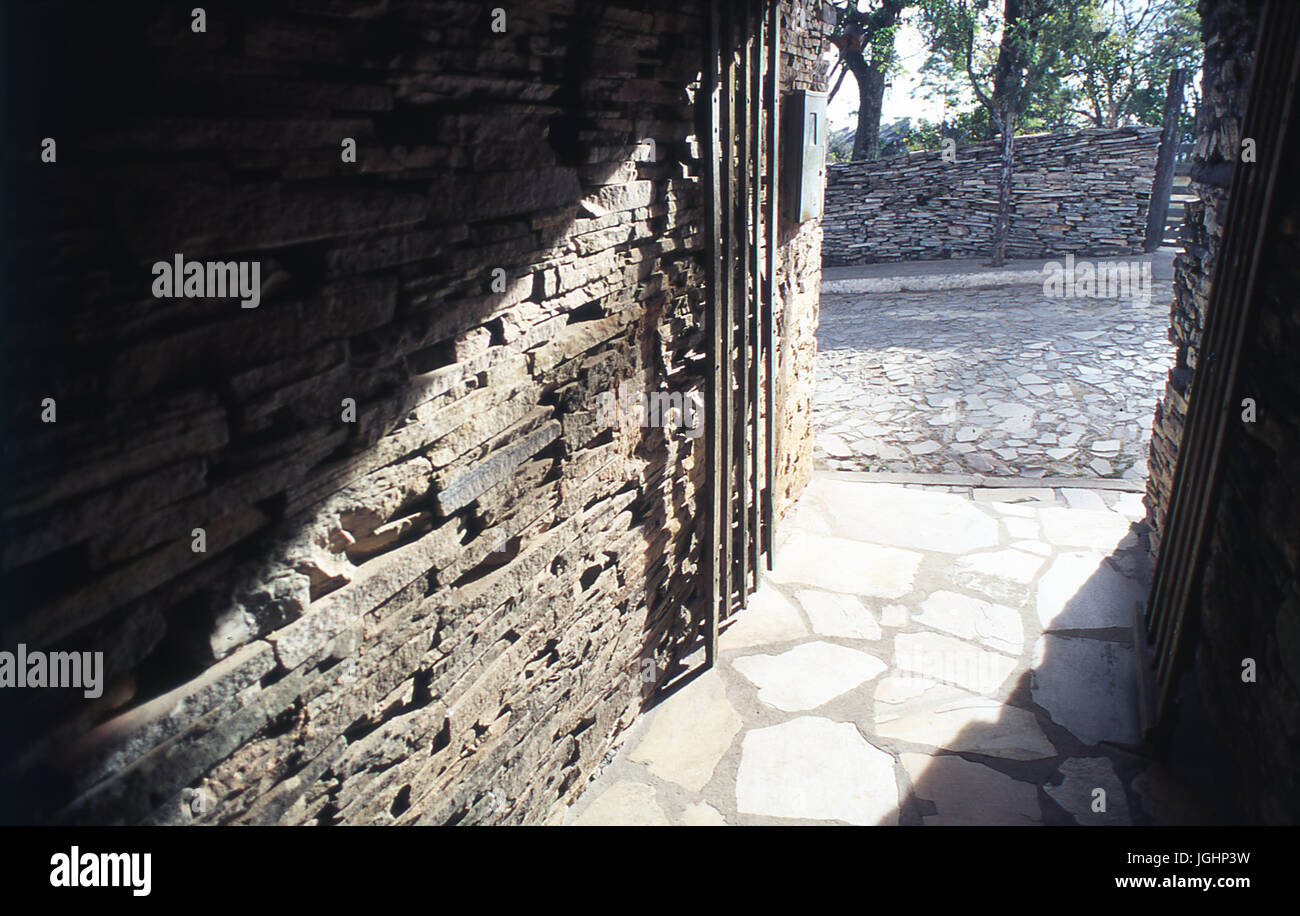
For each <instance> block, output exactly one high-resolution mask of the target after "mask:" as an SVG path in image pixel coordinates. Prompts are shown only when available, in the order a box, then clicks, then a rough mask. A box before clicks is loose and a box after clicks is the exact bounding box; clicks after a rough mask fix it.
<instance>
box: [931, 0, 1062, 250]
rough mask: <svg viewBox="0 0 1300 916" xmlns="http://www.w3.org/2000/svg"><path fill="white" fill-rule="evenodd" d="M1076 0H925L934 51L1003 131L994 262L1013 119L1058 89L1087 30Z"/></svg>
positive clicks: (1007, 201)
mask: <svg viewBox="0 0 1300 916" xmlns="http://www.w3.org/2000/svg"><path fill="white" fill-rule="evenodd" d="M1083 8H1084V7H1081V5H1080V4H1079V3H1078V0H1002V2H1001V6H1000V8H999V6H998V5H997V4H995V3H993V2H991V0H922V10H923V21H924V23H925V27H926V30H927V32H928V37H929V41H930V47H931V49H932V51H933V52H934V53H935V54H936V55H938V56H940V57H941V58H942V59H943V60H944V61H945V62H946V64H947V67H948V68H949V69H950V70H958V71H960V72H962V73H964V74H965V76H966V78H967V80H968V81H969V82H970V86H971V90H972V91H973V92H974V93H975V97H976V98H977V99H978V100H979V102H980V104H981V105H982V106H983V108H984V110H985V111H986V112H987V113H988V118H989V124H990V127H991V129H992V130H993V131H996V132H997V133H998V134H999V135H1000V136H1001V138H1002V167H1001V172H1000V173H999V176H998V209H997V216H996V218H995V219H994V223H993V244H992V252H991V258H990V263H991V264H992V266H994V267H1000V266H1002V265H1003V264H1004V263H1005V262H1006V252H1007V235H1008V229H1009V226H1010V220H1011V178H1012V163H1013V157H1014V148H1015V133H1016V126H1017V123H1018V122H1019V120H1020V118H1021V116H1022V115H1024V114H1025V113H1026V112H1027V111H1028V110H1029V109H1030V107H1031V105H1032V104H1033V103H1034V101H1035V100H1036V99H1043V98H1052V97H1054V96H1057V95H1059V93H1060V87H1061V84H1062V81H1063V79H1064V77H1065V76H1066V74H1067V73H1068V69H1069V63H1070V61H1071V59H1072V58H1073V55H1074V52H1075V47H1076V45H1077V43H1078V42H1079V41H1081V40H1083V37H1084V35H1085V34H1086V29H1085V28H1084V27H1083V20H1082V17H1081V16H1080V10H1081V9H1083Z"/></svg>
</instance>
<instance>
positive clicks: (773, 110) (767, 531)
mask: <svg viewBox="0 0 1300 916" xmlns="http://www.w3.org/2000/svg"><path fill="white" fill-rule="evenodd" d="M768 14H769V21H768V48H767V81H768V86H767V277H766V284H765V286H766V296H765V299H766V302H765V303H764V308H763V321H764V328H763V338H764V339H763V343H764V346H763V374H764V376H765V386H766V391H765V392H764V395H765V397H764V401H765V402H766V406H767V416H766V418H765V424H764V430H763V447H764V451H765V452H766V454H765V459H766V460H765V461H764V462H763V473H764V481H763V489H764V491H765V498H764V500H763V550H764V551H765V552H766V553H767V568H768V569H771V568H772V555H773V553H774V552H775V546H774V545H775V541H776V536H775V533H774V531H773V529H774V527H775V515H776V355H775V354H776V248H777V240H778V232H777V216H778V212H777V199H778V198H779V197H780V194H779V193H778V187H777V180H776V175H777V166H778V164H779V160H780V156H779V147H778V145H777V140H778V137H779V135H778V132H777V128H778V125H779V123H780V111H781V101H780V99H781V3H780V0H770V2H769V4H768Z"/></svg>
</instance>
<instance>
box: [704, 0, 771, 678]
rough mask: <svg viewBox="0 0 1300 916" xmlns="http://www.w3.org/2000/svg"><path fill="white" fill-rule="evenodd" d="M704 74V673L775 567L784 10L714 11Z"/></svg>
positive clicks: (753, 5) (747, 5)
mask: <svg viewBox="0 0 1300 916" xmlns="http://www.w3.org/2000/svg"><path fill="white" fill-rule="evenodd" d="M708 17H709V41H708V43H707V46H706V53H707V56H706V59H705V61H704V65H703V68H702V75H703V85H702V87H701V88H702V91H703V98H702V100H701V101H702V106H703V108H704V111H702V114H703V115H704V120H705V121H706V122H707V124H706V125H705V129H704V130H703V131H702V134H701V140H702V142H706V143H707V144H708V149H707V150H701V154H702V157H703V159H704V160H705V166H706V169H705V188H706V190H705V194H706V205H707V206H708V208H709V215H708V246H709V257H708V261H709V271H708V285H709V290H708V305H707V309H708V327H707V334H708V335H709V337H708V339H709V347H710V357H709V384H708V404H707V408H706V414H707V418H708V419H707V427H706V428H707V431H708V453H707V456H706V461H707V475H708V506H709V515H708V526H707V528H706V540H707V542H706V543H704V544H703V545H702V547H703V552H704V561H705V581H706V582H707V583H709V588H710V595H709V599H708V600H709V603H708V609H707V618H706V620H705V621H704V634H705V640H706V642H705V647H706V648H705V651H706V658H707V663H708V664H709V665H712V664H713V661H714V660H715V658H716V657H717V645H718V627H719V624H720V623H721V621H723V620H725V619H726V618H727V617H728V616H729V615H730V614H731V613H732V612H733V611H734V610H735V609H737V608H739V607H743V606H744V605H745V602H746V599H747V597H748V595H749V594H750V592H752V591H753V590H754V589H755V588H756V587H757V580H758V568H759V563H760V561H761V559H762V558H763V557H764V556H765V557H766V559H767V563H768V567H769V568H771V561H772V524H773V496H774V493H775V489H776V488H775V481H774V469H775V466H776V461H775V431H774V422H773V420H774V406H775V405H774V401H773V378H774V368H775V359H774V355H773V354H774V347H773V344H774V334H775V329H774V325H773V302H774V300H775V296H776V249H777V244H778V242H777V226H778V214H777V202H778V200H777V199H778V196H779V195H778V194H777V193H775V191H776V188H777V181H776V176H777V147H778V133H777V131H778V124H779V111H778V105H779V102H778V95H779V92H780V72H779V69H780V60H781V52H780V30H781V14H780V4H779V2H776V0H709V3H708Z"/></svg>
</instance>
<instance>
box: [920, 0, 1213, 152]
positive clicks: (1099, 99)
mask: <svg viewBox="0 0 1300 916" xmlns="http://www.w3.org/2000/svg"><path fill="white" fill-rule="evenodd" d="M1020 4H1021V6H1022V11H1023V12H1024V13H1025V20H1024V24H1023V25H1022V27H1021V29H1020V31H1019V33H1018V35H1017V36H1015V37H1016V38H1018V39H1019V40H1021V41H1023V42H1025V45H1024V48H1023V50H1024V51H1025V58H1024V61H1023V64H1024V66H1023V79H1022V81H1021V82H1020V84H1019V85H1018V86H1017V85H1014V83H1013V85H1012V86H1011V87H1010V88H1011V92H1012V94H1014V95H1015V96H1016V98H1015V99H1013V100H1011V101H1012V102H1013V104H1014V107H1015V108H1016V111H1017V114H1018V119H1017V129H1018V131H1020V132H1024V133H1033V132H1037V131H1045V130H1049V131H1050V130H1066V129H1071V128H1074V127H1079V126H1094V127H1117V126H1119V125H1121V124H1130V123H1136V124H1147V125H1159V124H1160V123H1161V120H1162V117H1163V107H1164V100H1165V91H1166V86H1167V83H1168V80H1169V75H1170V73H1171V72H1172V71H1173V70H1174V68H1176V67H1181V68H1184V69H1186V70H1187V71H1188V73H1189V75H1190V73H1191V72H1193V71H1195V69H1196V68H1197V67H1198V66H1199V64H1200V59H1201V53H1202V48H1201V43H1200V17H1199V14H1198V13H1197V9H1196V0H1020ZM920 9H921V11H922V21H923V23H924V30H925V33H926V37H927V40H928V42H929V45H930V55H929V58H928V59H927V60H926V62H925V63H924V64H923V65H922V67H921V76H922V80H923V85H925V86H926V87H927V88H928V89H929V90H930V92H931V93H932V94H937V95H939V96H941V97H942V98H943V99H944V102H945V106H946V107H948V108H955V109H962V108H969V107H970V103H969V101H968V99H969V96H968V95H967V93H968V92H972V91H973V92H974V94H975V96H976V98H977V100H978V101H979V102H980V103H982V104H981V106H980V107H983V108H984V109H986V110H988V109H990V108H992V111H989V112H988V113H993V112H995V111H996V109H997V107H998V105H999V104H1001V102H1002V101H1004V100H1000V99H997V98H995V96H996V95H997V94H998V93H997V92H996V89H997V87H996V85H995V84H996V82H997V79H996V75H997V65H998V59H999V54H1000V53H1002V52H1003V44H1004V43H1003V42H1000V38H1001V29H1002V24H1003V23H1002V19H1003V11H1004V5H1003V2H1002V0H920ZM1189 88H1193V87H1189ZM977 110H978V109H977ZM1189 117H1190V115H1189ZM981 120H982V121H983V123H984V124H985V125H986V131H985V133H984V134H983V137H985V138H988V137H992V136H994V135H995V134H996V132H997V128H996V125H995V121H996V114H994V116H993V118H992V119H991V120H990V119H981Z"/></svg>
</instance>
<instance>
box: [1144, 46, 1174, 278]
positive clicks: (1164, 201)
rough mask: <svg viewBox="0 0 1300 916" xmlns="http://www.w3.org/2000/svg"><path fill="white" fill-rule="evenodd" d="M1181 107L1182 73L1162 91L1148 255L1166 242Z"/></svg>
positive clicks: (1148, 216)
mask: <svg viewBox="0 0 1300 916" xmlns="http://www.w3.org/2000/svg"><path fill="white" fill-rule="evenodd" d="M1182 108H1183V71H1182V70H1174V72H1173V73H1171V74H1169V88H1168V89H1167V90H1166V92H1165V123H1164V129H1163V130H1162V131H1161V132H1160V152H1159V153H1158V154H1157V155H1156V178H1155V183H1154V184H1153V185H1152V186H1151V203H1150V205H1149V206H1148V207H1147V235H1146V243H1145V244H1144V245H1143V246H1142V250H1143V251H1147V252H1151V251H1155V250H1156V249H1157V248H1159V247H1160V243H1161V242H1163V241H1164V239H1165V220H1166V219H1168V218H1169V195H1170V193H1171V192H1172V191H1173V189H1174V162H1175V160H1176V159H1177V154H1178V141H1179V140H1181V139H1182V138H1181V137H1179V136H1178V113H1179V112H1180V111H1181V110H1182Z"/></svg>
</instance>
